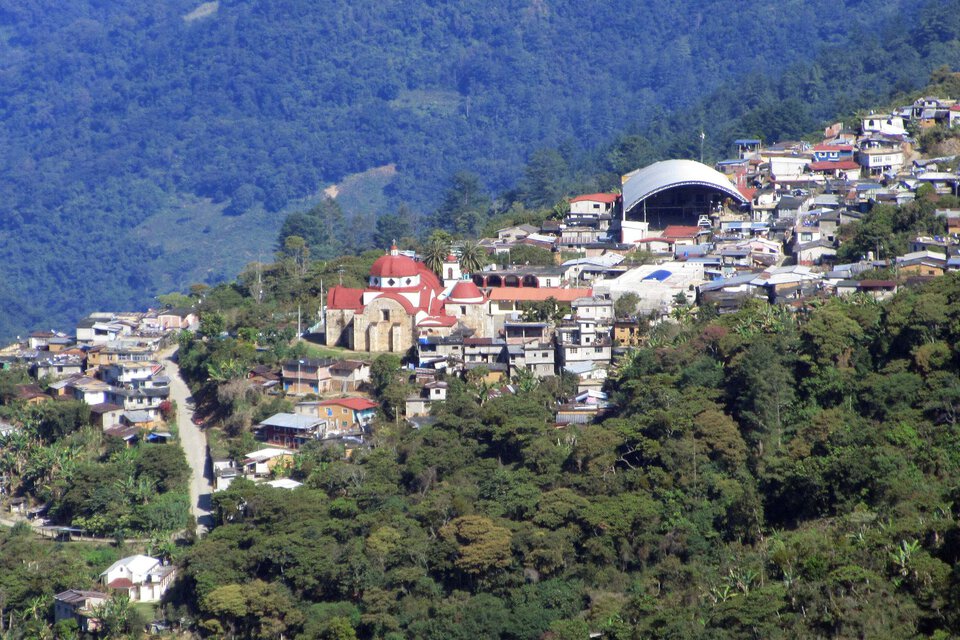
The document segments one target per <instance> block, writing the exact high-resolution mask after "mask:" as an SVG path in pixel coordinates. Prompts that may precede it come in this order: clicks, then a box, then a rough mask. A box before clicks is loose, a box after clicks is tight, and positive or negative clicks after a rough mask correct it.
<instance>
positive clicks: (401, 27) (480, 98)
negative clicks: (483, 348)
mask: <svg viewBox="0 0 960 640" xmlns="http://www.w3.org/2000/svg"><path fill="white" fill-rule="evenodd" d="M945 5H956V3H955V2H949V3H942V2H940V3H932V4H931V6H933V7H941V8H942V7H944V6H945ZM954 8H955V6H954ZM917 11H919V7H918V6H917V3H915V2H908V1H906V0H900V1H895V2H879V0H862V1H858V2H853V1H849V2H827V1H826V0H809V1H800V0H795V1H792V2H780V3H776V4H769V5H767V6H764V5H759V6H752V7H751V9H750V11H744V10H743V6H742V4H741V3H737V2H733V0H713V1H711V2H689V1H680V0H655V1H652V2H646V3H578V2H573V1H571V0H533V1H532V2H531V1H524V2H503V1H501V2H494V3H490V2H480V1H479V0H474V1H469V2H462V3H457V4H456V5H455V6H454V5H445V4H435V3H431V2H424V1H419V2H410V1H406V2H399V1H388V2H371V1H369V0H358V1H357V2H352V3H342V4H327V3H306V2H300V1H298V0H273V1H270V2H266V1H265V0H264V1H239V0H224V1H222V2H219V3H216V2H210V3H204V4H202V5H198V4H197V3H196V2H195V0H190V1H186V0H171V1H169V2H163V3H155V2H145V1H142V0H127V1H126V2H111V3H102V2H95V1H93V0H78V1H77V2H71V3H67V4H64V3H54V2H50V1H49V0H33V1H26V2H20V3H6V4H5V5H4V6H2V7H0V147H2V148H3V153H2V154H0V192H2V193H3V194H4V198H3V199H2V202H0V264H3V267H2V271H0V308H2V309H3V310H4V311H5V312H6V313H4V314H3V317H2V318H0V335H3V336H8V335H10V334H11V333H14V332H16V331H20V330H23V329H25V328H27V327H30V326H36V325H38V324H44V325H46V324H51V325H54V324H64V323H68V322H70V321H72V320H73V319H74V318H75V317H76V315H78V314H79V313H81V312H86V311H89V310H91V309H93V308H96V307H111V306H112V307H124V306H137V305H141V304H144V303H145V302H147V301H148V300H149V299H150V298H151V297H152V296H153V295H155V294H156V293H157V292H158V291H157V289H161V290H162V289H163V288H168V289H169V288H175V287H179V286H183V285H185V284H187V283H188V282H189V281H191V280H196V279H209V280H214V279H217V278H219V277H223V276H224V275H231V274H232V273H235V272H236V270H237V268H238V267H239V266H240V265H241V264H243V263H244V262H246V261H248V260H250V259H252V258H255V257H256V251H257V249H261V250H262V249H265V248H266V249H269V245H270V240H271V239H272V238H274V237H275V232H276V228H277V227H278V226H279V218H278V217H277V216H274V215H271V212H276V211H278V210H280V209H282V208H283V207H284V206H285V205H288V204H289V203H290V202H291V201H292V200H294V199H296V198H300V197H306V196H310V195H311V194H316V193H317V192H318V190H319V189H320V188H322V187H323V186H324V185H326V184H329V183H330V182H332V181H337V180H339V179H341V178H342V177H343V176H345V175H347V174H350V173H352V172H356V171H362V170H365V169H368V168H370V167H374V166H380V165H383V164H386V163H396V166H397V168H398V174H397V177H396V178H395V180H394V181H393V183H392V184H391V186H390V189H391V195H392V197H393V198H394V200H395V201H398V202H399V201H406V202H409V203H411V204H412V205H413V206H414V208H415V209H418V210H421V211H426V210H429V209H431V208H432V207H434V206H435V205H436V203H437V202H438V201H439V199H440V195H439V191H438V187H439V186H441V185H444V184H445V183H446V180H447V179H448V178H449V176H450V175H451V174H452V173H453V172H455V171H456V170H459V169H468V170H470V171H473V172H474V173H476V174H478V175H481V176H483V179H484V182H485V185H484V186H485V187H486V188H487V189H490V190H492V191H502V190H504V189H506V188H509V187H511V186H512V185H514V184H515V182H516V180H517V177H518V176H519V174H520V172H521V170H522V167H523V165H524V163H525V161H526V160H527V159H528V158H529V156H530V154H531V153H532V151H533V150H535V149H538V148H547V147H549V148H559V149H561V151H562V152H563V154H564V155H565V156H567V157H571V158H573V157H576V156H577V155H578V154H581V153H582V152H583V151H584V150H587V149H591V148H594V147H597V146H599V145H602V144H604V143H605V142H606V141H609V140H610V139H612V138H613V137H614V136H615V135H616V134H617V133H618V132H621V131H623V130H624V129H627V128H630V127H631V126H633V127H634V128H636V127H638V126H642V124H643V123H646V122H647V121H649V120H650V119H651V118H652V117H653V116H654V115H656V114H660V115H661V117H662V114H664V113H666V114H668V115H667V119H669V117H670V116H669V114H674V113H676V112H677V110H679V109H683V108H685V107H690V106H692V105H695V104H697V102H698V100H701V99H702V98H703V97H704V96H705V95H707V94H708V92H710V91H713V90H715V89H718V88H720V87H722V86H728V87H731V88H730V89H728V91H729V92H733V93H734V94H735V95H743V96H744V100H747V101H749V100H751V99H754V98H755V97H756V96H754V95H753V89H754V88H755V87H751V86H749V85H748V86H743V85H740V84H738V83H737V79H738V78H740V77H743V76H745V75H746V74H751V73H753V74H761V75H755V76H754V77H776V76H777V74H778V73H779V72H780V71H782V70H783V69H785V68H787V67H788V65H790V64H792V63H796V62H798V61H803V60H807V59H809V58H811V57H812V56H814V55H815V54H816V52H817V51H818V50H820V49H821V48H822V47H823V46H825V45H829V46H835V47H845V46H850V45H849V43H850V42H851V41H853V42H857V43H863V42H876V43H883V42H889V41H891V40H892V39H895V38H894V36H895V35H896V33H887V32H885V31H884V29H889V28H893V27H890V26H889V25H903V24H911V23H912V22H913V21H915V19H916V17H917V15H918V14H917V13H916V12H917ZM955 13H956V12H955V11H954V14H955ZM946 15H948V16H949V7H947V13H946ZM946 21H947V22H949V21H948V20H946ZM941 22H944V21H936V22H934V23H933V24H931V26H930V30H929V33H927V34H926V35H925V37H928V38H929V40H925V41H924V43H923V44H922V45H919V46H918V47H917V48H913V49H911V51H913V53H912V54H911V55H906V56H900V57H899V58H898V62H897V64H898V65H903V68H905V69H910V70H916V71H919V72H924V75H923V76H922V77H914V76H911V75H904V74H897V73H890V74H886V75H883V76H878V77H875V78H872V80H873V81H875V83H876V84H877V85H878V86H880V87H887V88H890V87H893V86H895V85H894V84H893V83H896V82H902V83H904V84H905V85H906V86H904V87H903V88H909V86H910V85H911V82H914V83H919V82H922V80H923V79H925V73H926V72H928V71H929V69H930V68H932V67H933V66H938V65H937V64H936V63H937V60H936V59H935V57H936V50H935V49H933V50H929V51H925V50H924V47H928V45H931V46H932V45H933V44H937V43H941V42H949V41H951V40H952V39H955V32H954V31H951V29H952V26H951V25H950V24H946V25H943V24H941ZM883 25H887V26H883ZM951 34H952V35H951ZM907 45H910V46H913V43H907ZM857 46H859V47H862V46H863V45H862V44H858V45H857ZM856 51H858V52H860V51H861V49H856ZM851 58H856V59H857V60H863V57H862V55H860V53H858V54H857V55H854V56H851ZM863 64H865V65H867V66H871V65H875V66H876V67H878V68H882V67H884V66H888V65H890V64H892V62H891V60H890V59H884V57H883V56H879V57H871V58H868V59H867V60H866V61H865V62H864V63H863ZM858 65H859V63H858V64H854V65H853V66H851V67H850V71H851V73H852V74H853V76H854V78H853V79H854V80H856V74H857V72H858V70H864V69H863V66H862V65H859V66H858ZM869 70H870V69H865V71H869ZM914 75H915V74H914ZM731 82H733V84H729V83H731ZM811 86H812V87H813V88H816V87H817V83H816V82H815V81H814V82H813V84H812V85H811ZM851 88H852V87H851ZM825 97H827V96H822V95H816V94H813V95H811V96H810V98H809V99H810V100H811V101H813V102H814V103H816V102H817V101H818V100H820V99H821V98H825ZM741 106H742V107H745V108H749V107H750V106H751V105H750V104H747V105H739V104H736V103H735V104H734V105H733V106H732V108H734V109H740V108H741ZM760 106H762V105H760ZM707 112H709V108H708V109H707ZM693 113H696V111H694V112H693ZM729 115H730V114H717V115H707V116H704V118H705V119H721V120H724V121H725V119H726V118H727V116H729ZM761 115H762V114H761ZM637 123H640V124H637ZM702 124H704V123H703V122H695V121H693V120H690V121H685V122H684V124H683V130H684V135H687V134H689V133H690V132H696V131H698V130H699V128H700V126H701V125H702ZM687 130H689V131H687ZM718 140H719V139H718ZM711 141H713V138H711ZM230 215H233V216H239V218H240V219H239V220H236V219H235V220H233V221H232V222H231V221H230V220H228V219H227V217H228V216H230ZM225 223H226V225H225ZM224 227H225V230H224V231H222V232H221V228H224ZM225 247H229V250H228V249H225ZM218 250H219V253H218Z"/></svg>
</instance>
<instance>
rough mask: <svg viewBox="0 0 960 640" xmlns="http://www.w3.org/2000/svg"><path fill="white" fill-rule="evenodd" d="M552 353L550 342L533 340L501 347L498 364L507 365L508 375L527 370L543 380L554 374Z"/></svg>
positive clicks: (554, 367)
mask: <svg viewBox="0 0 960 640" xmlns="http://www.w3.org/2000/svg"><path fill="white" fill-rule="evenodd" d="M508 342H509V341H508ZM554 353H555V351H554V346H553V343H552V342H550V341H549V340H548V339H546V338H542V339H541V338H534V339H532V340H526V341H522V342H514V343H508V344H505V345H503V347H502V349H501V352H500V357H499V359H498V362H499V363H503V364H506V365H507V367H508V369H507V373H508V375H511V376H512V375H514V372H515V371H516V370H517V369H527V370H529V371H530V372H532V373H533V375H534V377H536V378H545V377H547V376H552V375H555V373H556V366H555V364H554Z"/></svg>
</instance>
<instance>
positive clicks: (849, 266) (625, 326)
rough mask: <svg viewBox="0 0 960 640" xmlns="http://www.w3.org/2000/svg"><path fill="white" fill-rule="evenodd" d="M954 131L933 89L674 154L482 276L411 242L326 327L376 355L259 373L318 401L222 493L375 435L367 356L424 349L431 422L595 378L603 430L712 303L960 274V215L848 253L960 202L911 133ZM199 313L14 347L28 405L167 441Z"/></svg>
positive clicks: (418, 411)
mask: <svg viewBox="0 0 960 640" xmlns="http://www.w3.org/2000/svg"><path fill="white" fill-rule="evenodd" d="M935 127H939V128H941V129H952V128H954V127H960V104H958V103H957V102H956V101H955V100H948V99H941V98H936V97H923V98H920V99H918V100H916V101H915V102H914V103H913V104H909V105H904V106H901V107H898V108H896V109H894V110H893V111H892V112H891V113H888V114H887V113H884V114H875V113H870V114H868V115H865V116H863V117H862V118H861V120H860V121H859V122H857V123H856V125H855V127H854V128H848V127H845V126H844V125H843V124H841V123H837V124H835V125H833V126H831V127H828V128H827V129H826V130H825V131H824V137H823V139H822V141H820V142H819V143H817V144H810V143H807V142H790V141H782V142H777V143H771V144H764V143H762V142H761V141H760V140H757V139H738V140H735V141H732V145H731V149H732V150H734V151H735V152H736V157H733V158H730V159H725V160H721V161H720V162H717V163H716V164H715V166H714V167H708V166H706V165H703V164H701V163H698V162H694V161H689V160H668V161H662V162H658V163H654V164H653V165H650V166H648V167H645V168H643V169H639V170H637V171H634V172H632V173H629V174H627V175H625V176H623V178H622V189H621V191H620V192H619V193H591V194H582V195H578V196H575V197H573V198H570V199H569V201H568V202H567V205H566V207H567V208H566V213H565V215H564V216H563V218H562V219H560V220H557V219H547V220H545V221H544V222H542V223H541V224H540V225H531V224H520V225H517V226H511V227H506V228H502V229H500V230H498V231H497V234H496V237H488V238H482V239H480V240H479V242H478V244H479V246H480V247H481V248H482V249H483V250H484V251H485V253H486V255H487V258H486V259H484V260H483V261H482V262H484V263H485V264H483V265H482V266H481V267H480V268H479V269H475V270H473V272H470V273H467V272H464V271H463V269H462V267H461V264H460V260H459V257H458V255H457V250H456V246H454V247H452V250H451V252H450V254H449V255H448V256H447V258H446V259H445V260H444V261H443V262H442V264H440V265H439V268H437V269H436V272H435V271H434V270H431V269H430V268H428V267H427V265H426V264H425V263H424V262H423V261H422V260H421V259H420V257H419V256H417V255H416V254H415V253H414V252H411V251H400V250H398V249H397V247H393V248H391V249H390V250H389V251H387V252H386V253H385V255H383V256H382V257H381V258H379V259H378V260H376V261H375V262H374V264H373V266H372V268H371V269H370V272H369V277H368V281H367V286H366V287H365V288H363V289H359V288H349V287H344V286H342V285H337V286H334V287H332V288H331V289H330V290H329V292H328V293H327V295H326V305H325V307H324V308H323V310H322V313H321V322H320V323H319V325H318V326H317V327H314V330H315V335H314V336H313V339H315V340H317V341H320V342H321V343H323V344H326V345H327V346H330V347H343V348H345V349H347V350H355V351H356V352H358V356H357V357H348V358H346V359H331V358H309V357H308V358H298V359H295V360H289V361H285V362H283V363H282V365H281V366H280V367H279V368H278V369H276V370H273V369H270V368H269V367H265V366H258V367H256V368H254V369H251V370H250V371H248V372H247V373H246V377H247V379H248V381H249V383H250V384H252V385H254V386H255V387H256V388H258V389H259V390H261V391H263V392H265V393H269V394H281V395H284V396H288V397H291V398H294V399H296V398H302V397H304V396H309V399H307V400H305V401H301V402H298V403H297V404H296V405H295V411H294V413H291V414H278V415H276V416H273V417H271V418H269V419H267V420H265V421H264V422H263V423H262V424H260V425H259V426H258V430H257V433H258V437H259V438H260V439H261V440H262V441H263V442H264V443H265V444H266V445H269V446H268V447H267V448H265V449H264V450H263V451H254V452H250V455H249V456H248V458H247V459H246V461H241V460H236V461H233V460H231V461H220V462H218V465H217V473H218V475H223V476H224V477H225V478H226V480H225V481H224V484H223V485H222V486H226V485H227V484H228V482H229V478H232V477H235V476H236V475H238V474H241V473H243V471H242V470H243V469H246V473H247V475H250V476H251V477H255V478H261V477H264V476H265V475H266V474H265V472H264V469H266V467H265V466H264V465H265V460H266V459H268V458H269V459H272V458H273V457H277V456H284V455H288V454H289V453H290V452H291V451H294V450H296V449H297V448H299V447H300V446H301V445H302V444H303V443H304V442H306V441H309V440H311V439H331V438H337V439H343V438H346V439H347V440H346V442H354V441H355V442H357V443H360V442H362V441H363V436H364V434H365V433H366V432H367V431H368V429H369V425H370V424H371V422H372V420H373V417H374V415H375V412H376V406H377V405H376V403H375V402H373V401H371V400H370V399H369V398H368V396H367V394H366V393H365V392H366V391H368V390H369V383H370V364H369V357H368V356H367V357H364V356H363V355H362V354H365V353H366V354H371V353H372V354H375V353H384V352H386V353H395V354H400V355H402V356H404V357H405V358H406V359H407V362H408V366H409V367H411V377H412V379H414V380H416V382H417V383H418V384H419V385H420V392H419V394H417V395H415V396H411V397H410V398H408V399H407V402H406V407H405V416H406V417H407V418H408V419H410V420H411V421H413V422H414V423H420V422H423V421H424V420H427V421H428V420H429V418H428V416H429V413H430V410H429V407H430V404H431V403H432V402H434V401H437V400H440V401H442V400H443V399H444V398H445V388H446V383H445V382H444V381H443V378H444V377H446V376H449V375H467V374H472V375H474V377H476V375H478V374H477V373H475V372H479V376H480V377H481V378H482V379H483V380H484V381H485V382H486V383H488V384H490V385H492V387H493V389H494V393H501V392H507V393H509V392H511V389H512V387H511V386H510V385H509V384H508V383H509V382H510V381H511V380H515V379H516V378H517V376H518V374H519V373H520V372H524V375H532V376H534V377H536V378H543V377H546V376H553V375H558V374H561V373H567V374H570V375H572V376H575V377H576V379H577V380H578V383H577V393H576V394H575V395H574V396H571V397H570V398H568V399H567V402H564V403H561V404H560V405H558V409H557V423H558V424H565V423H569V422H589V421H591V420H593V419H595V418H596V417H597V416H598V415H602V414H603V412H604V408H605V407H606V406H607V398H606V395H605V394H604V393H603V390H602V389H603V384H604V380H605V378H606V376H607V372H608V370H609V369H610V367H611V366H612V365H613V363H614V362H615V360H616V358H617V356H618V354H622V353H623V352H625V350H627V349H629V348H630V347H631V346H638V345H640V344H642V343H643V342H644V341H645V340H646V339H647V337H648V336H649V328H650V326H653V325H656V324H658V323H661V322H671V321H672V319H673V318H675V317H677V315H678V314H684V313H689V312H691V311H692V310H695V309H696V308H697V307H698V306H701V305H705V304H708V305H713V306H714V307H715V308H716V309H717V311H718V312H719V313H725V312H730V311H734V310H736V309H737V308H739V307H740V306H741V305H742V304H743V303H744V302H745V301H747V300H751V299H761V300H765V301H767V302H769V303H770V304H777V305H785V306H787V307H788V308H794V309H795V308H801V307H803V306H804V305H807V304H810V303H811V302H812V301H814V300H816V299H820V298H824V297H827V296H845V295H853V294H864V295H870V296H873V297H875V298H883V297H887V296H890V295H892V294H893V293H895V292H896V291H897V289H898V288H899V287H901V286H904V285H907V286H909V285H910V284H911V283H917V282H920V281H922V280H924V279H927V278H931V277H936V276H939V275H942V274H943V273H945V272H948V271H955V270H958V269H960V239H958V238H960V209H958V208H956V207H954V208H949V207H945V208H937V209H936V211H935V215H936V217H937V218H938V219H939V220H942V228H943V233H942V234H939V235H934V236H931V237H926V236H918V237H915V238H914V239H913V241H912V242H911V246H910V250H909V251H908V252H905V253H902V254H901V255H889V251H886V250H885V249H884V247H883V246H882V243H877V245H876V247H875V249H874V250H872V251H867V252H865V253H863V254H862V255H860V256H859V260H857V261H855V262H846V263H841V262H839V261H838V259H837V253H838V250H839V249H840V247H841V245H842V243H843V229H844V228H845V226H847V225H850V224H851V223H856V222H858V221H860V220H862V219H863V217H864V215H865V214H866V213H867V212H868V211H869V210H870V209H871V208H872V207H873V206H875V205H878V204H895V205H904V204H906V203H909V202H911V201H913V200H914V199H916V198H917V196H918V193H923V192H924V190H926V192H927V194H928V195H927V198H928V199H933V200H934V201H935V200H936V199H937V198H939V197H940V196H957V195H958V189H960V170H958V168H957V167H958V162H957V157H956V156H950V157H941V158H925V157H921V156H920V155H919V154H918V153H917V152H916V151H915V146H916V141H915V139H914V137H913V136H912V135H911V133H909V132H913V133H914V135H915V134H916V133H917V132H920V133H922V132H923V131H926V130H930V129H933V128H935ZM847 228H849V227H847ZM517 247H536V248H539V249H543V250H546V251H549V252H550V255H552V256H553V260H552V261H553V264H550V265H528V264H516V263H514V262H512V261H511V258H510V253H511V250H514V251H515V250H516V249H517ZM872 274H882V277H873V275H872ZM621 300H623V301H625V303H626V304H623V303H621V304H618V302H619V301H621ZM198 323H199V317H198V315H197V313H196V312H195V311H193V310H191V309H169V310H163V311H149V312H146V313H94V314H91V315H90V316H89V317H87V318H85V319H83V320H82V321H81V322H80V323H78V325H77V327H76V330H75V332H72V333H71V334H69V335H68V334H65V333H62V332H52V331H36V332H34V333H32V334H30V335H29V336H28V337H27V338H26V339H25V340H22V341H18V342H17V343H14V344H11V345H9V346H7V347H5V348H3V349H0V363H2V366H3V367H4V368H10V367H25V368H27V369H28V370H29V371H30V374H31V376H32V377H34V378H35V379H36V380H37V382H38V383H39V382H41V381H42V382H43V386H42V388H41V386H40V385H38V384H31V385H21V386H19V387H18V388H17V390H16V399H17V400H19V401H23V402H27V403H31V404H35V403H39V402H44V401H48V400H53V399H56V398H71V399H76V400H82V401H84V402H86V403H87V404H88V405H89V406H90V410H91V412H92V414H93V416H94V420H95V422H96V424H98V425H100V426H101V427H102V428H103V429H104V431H105V432H106V433H108V434H109V435H111V436H116V437H120V438H123V439H125V440H127V441H131V440H133V439H135V438H138V437H141V436H143V437H146V438H150V439H153V440H164V439H166V438H169V437H171V436H170V433H169V431H168V430H166V429H165V426H164V425H165V418H167V417H169V415H170V399H169V380H168V379H167V378H166V377H165V375H164V372H163V367H162V366H161V365H160V364H159V362H158V361H159V359H160V356H159V354H160V352H161V351H162V350H163V349H165V348H167V347H169V346H171V345H173V343H174V337H175V334H176V333H177V332H179V331H180V330H184V329H194V330H196V329H197V327H198ZM5 428H6V429H10V428H13V426H12V425H6V426H5ZM258 461H259V462H258ZM270 466H271V467H272V466H273V465H272V464H271V465H270ZM254 469H259V471H254Z"/></svg>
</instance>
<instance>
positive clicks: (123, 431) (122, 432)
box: [103, 424, 140, 448]
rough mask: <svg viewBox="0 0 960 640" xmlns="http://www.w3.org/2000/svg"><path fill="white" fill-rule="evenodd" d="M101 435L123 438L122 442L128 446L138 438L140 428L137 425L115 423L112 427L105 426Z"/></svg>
mask: <svg viewBox="0 0 960 640" xmlns="http://www.w3.org/2000/svg"><path fill="white" fill-rule="evenodd" d="M103 435H105V436H107V437H108V438H118V439H120V440H123V442H124V444H125V445H126V446H127V447H128V448H129V447H132V446H133V445H134V444H135V443H136V442H137V440H138V439H139V438H140V429H139V428H138V427H132V426H124V425H120V424H115V425H113V426H112V427H107V428H106V429H104V430H103Z"/></svg>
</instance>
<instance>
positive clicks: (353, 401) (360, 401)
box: [320, 398, 377, 411]
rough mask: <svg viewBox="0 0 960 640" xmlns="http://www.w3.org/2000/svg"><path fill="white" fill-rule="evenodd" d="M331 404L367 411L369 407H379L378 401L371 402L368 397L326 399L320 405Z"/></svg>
mask: <svg viewBox="0 0 960 640" xmlns="http://www.w3.org/2000/svg"><path fill="white" fill-rule="evenodd" d="M329 405H335V406H338V407H346V408H347V409H353V410H354V411H366V410H367V409H376V408H377V403H376V402H371V401H370V400H367V399H366V398H334V399H333V400H324V401H322V402H321V403H320V406H322V407H326V406H329Z"/></svg>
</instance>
